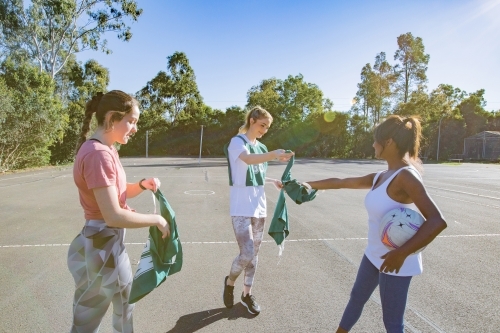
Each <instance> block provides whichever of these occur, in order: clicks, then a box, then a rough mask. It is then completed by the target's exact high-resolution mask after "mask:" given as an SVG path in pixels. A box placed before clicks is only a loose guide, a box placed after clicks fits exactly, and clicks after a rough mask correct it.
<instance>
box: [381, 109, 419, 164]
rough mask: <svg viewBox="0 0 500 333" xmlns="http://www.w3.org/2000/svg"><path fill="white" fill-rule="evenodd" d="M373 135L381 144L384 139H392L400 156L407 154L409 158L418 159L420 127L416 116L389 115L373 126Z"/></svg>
mask: <svg viewBox="0 0 500 333" xmlns="http://www.w3.org/2000/svg"><path fill="white" fill-rule="evenodd" d="M373 136H374V139H375V141H376V142H378V143H379V144H381V145H382V146H383V145H384V143H385V141H387V140H389V139H392V140H393V141H394V142H395V143H396V146H397V147H398V151H399V153H400V155H401V157H403V156H405V155H406V154H408V155H409V157H410V159H412V160H418V153H419V150H420V140H421V139H422V127H421V126H420V121H419V120H418V118H417V117H416V116H410V117H407V118H401V117H400V116H397V115H392V116H389V117H387V118H386V119H385V120H384V121H383V122H382V123H381V124H379V125H378V126H377V127H376V128H375V131H374V133H373Z"/></svg>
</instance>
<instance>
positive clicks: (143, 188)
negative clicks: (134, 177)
mask: <svg viewBox="0 0 500 333" xmlns="http://www.w3.org/2000/svg"><path fill="white" fill-rule="evenodd" d="M144 180H146V178H142V179H141V180H139V187H140V188H141V189H142V190H144V191H145V190H147V188H145V187H144V186H142V182H143V181H144Z"/></svg>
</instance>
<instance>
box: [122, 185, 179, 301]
mask: <svg viewBox="0 0 500 333" xmlns="http://www.w3.org/2000/svg"><path fill="white" fill-rule="evenodd" d="M154 195H155V197H156V199H157V200H158V202H159V203H160V213H161V216H163V218H164V219H165V220H167V222H168V223H169V225H170V236H169V237H168V238H165V239H163V238H161V236H162V233H161V232H160V230H158V228H157V227H149V238H148V240H147V242H146V246H145V247H144V250H143V251H142V255H141V259H140V261H139V264H138V267H137V271H136V272H135V276H134V281H133V282H132V290H131V291H130V296H129V303H135V302H137V301H139V300H140V299H141V298H143V297H144V296H146V295H147V294H149V293H150V292H151V291H153V289H155V288H156V287H158V286H159V285H160V284H162V283H163V282H164V281H165V280H166V279H167V277H168V276H169V275H172V274H174V273H177V272H179V271H180V270H181V268H182V245H181V241H180V239H179V233H178V232H177V224H176V223H175V212H174V210H173V209H172V207H170V204H169V203H168V201H167V199H165V196H164V195H163V193H161V191H160V190H159V189H158V190H157V191H156V193H155V194H154Z"/></svg>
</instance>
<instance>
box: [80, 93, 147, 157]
mask: <svg viewBox="0 0 500 333" xmlns="http://www.w3.org/2000/svg"><path fill="white" fill-rule="evenodd" d="M138 106H139V103H138V102H137V100H136V99H135V98H133V97H132V96H130V95H129V94H127V93H125V92H123V91H120V90H112V91H110V92H107V93H106V94H104V95H103V93H102V92H99V93H97V94H96V95H95V96H94V97H92V99H91V100H90V101H88V102H87V104H86V105H85V118H84V119H83V122H82V130H81V132H80V137H79V138H78V143H77V145H76V153H78V150H79V149H80V147H81V146H82V144H83V143H84V142H85V141H86V140H87V134H88V132H89V130H90V121H91V120H92V115H93V114H94V113H95V114H96V119H97V125H98V126H102V127H104V129H105V130H108V129H110V128H111V127H112V125H113V122H115V121H120V120H122V119H123V117H125V115H126V114H127V113H129V112H130V111H132V109H133V108H134V107H138ZM108 112H112V113H113V114H112V115H111V117H110V118H109V122H108V123H107V124H104V121H105V120H106V115H107V114H108Z"/></svg>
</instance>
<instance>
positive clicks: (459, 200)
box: [432, 194, 500, 208]
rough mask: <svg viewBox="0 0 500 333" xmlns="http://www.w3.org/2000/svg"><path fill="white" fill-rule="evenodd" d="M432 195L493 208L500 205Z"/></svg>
mask: <svg viewBox="0 0 500 333" xmlns="http://www.w3.org/2000/svg"><path fill="white" fill-rule="evenodd" d="M432 196H433V197H441V198H446V199H451V200H456V201H462V202H468V203H473V204H475V205H479V206H485V207H493V208H500V206H495V205H487V204H482V203H479V202H474V201H468V200H462V199H457V198H450V197H447V196H444V195H439V194H432Z"/></svg>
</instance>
